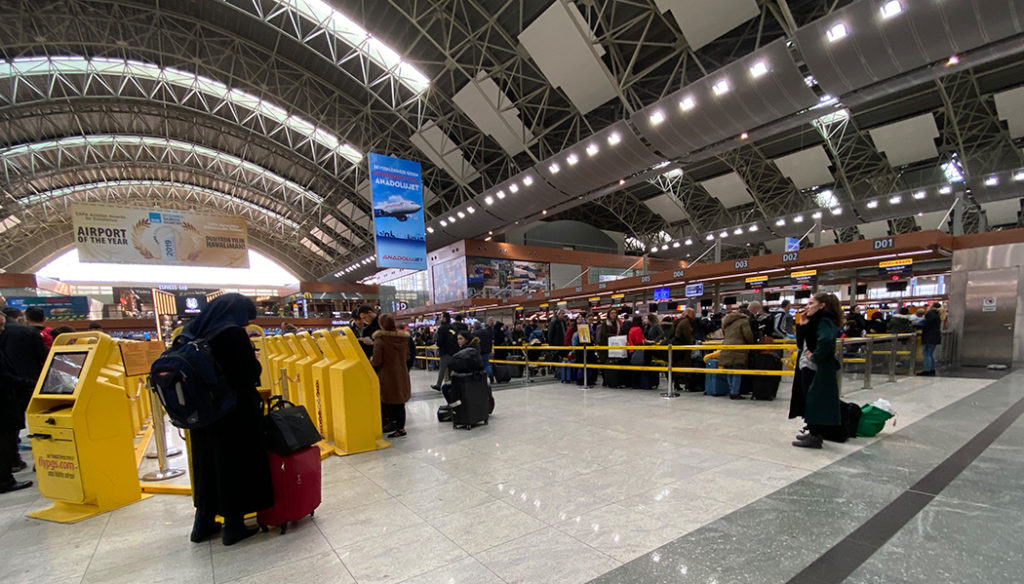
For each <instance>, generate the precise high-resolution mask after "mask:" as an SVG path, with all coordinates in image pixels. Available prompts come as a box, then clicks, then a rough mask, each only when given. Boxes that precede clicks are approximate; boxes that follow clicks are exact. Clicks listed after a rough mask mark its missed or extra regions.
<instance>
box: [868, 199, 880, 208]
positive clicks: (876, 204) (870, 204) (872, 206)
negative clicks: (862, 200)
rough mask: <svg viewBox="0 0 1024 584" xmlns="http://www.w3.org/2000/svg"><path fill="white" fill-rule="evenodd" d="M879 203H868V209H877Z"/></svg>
mask: <svg viewBox="0 0 1024 584" xmlns="http://www.w3.org/2000/svg"><path fill="white" fill-rule="evenodd" d="M877 208H878V201H868V209H877Z"/></svg>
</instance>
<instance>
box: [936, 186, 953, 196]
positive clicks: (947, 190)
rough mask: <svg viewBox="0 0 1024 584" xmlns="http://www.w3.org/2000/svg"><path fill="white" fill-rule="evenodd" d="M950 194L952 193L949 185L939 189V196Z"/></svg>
mask: <svg viewBox="0 0 1024 584" xmlns="http://www.w3.org/2000/svg"><path fill="white" fill-rule="evenodd" d="M952 192H953V187H951V186H949V185H946V186H944V187H942V188H941V189H939V194H940V195H948V194H950V193H952Z"/></svg>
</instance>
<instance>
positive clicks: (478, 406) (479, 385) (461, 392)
mask: <svg viewBox="0 0 1024 584" xmlns="http://www.w3.org/2000/svg"><path fill="white" fill-rule="evenodd" d="M451 397H452V402H451V406H452V424H453V425H454V427H456V428H465V429H466V430H471V429H472V428H473V426H477V425H480V424H486V423H487V418H488V416H489V415H490V413H491V412H492V411H494V397H493V396H492V395H491V386H490V385H487V375H486V374H485V373H483V372H476V373H453V374H452V390H451Z"/></svg>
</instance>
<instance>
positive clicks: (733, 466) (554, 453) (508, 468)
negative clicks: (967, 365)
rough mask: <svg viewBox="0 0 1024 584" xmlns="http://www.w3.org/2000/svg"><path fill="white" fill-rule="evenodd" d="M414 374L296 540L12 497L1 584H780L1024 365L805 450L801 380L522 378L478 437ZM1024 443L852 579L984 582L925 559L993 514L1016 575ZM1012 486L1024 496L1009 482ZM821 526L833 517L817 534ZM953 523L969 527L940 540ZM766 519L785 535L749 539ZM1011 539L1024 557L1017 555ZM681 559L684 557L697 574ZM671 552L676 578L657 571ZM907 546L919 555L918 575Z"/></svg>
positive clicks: (949, 442) (161, 501) (896, 485)
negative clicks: (667, 387) (792, 393)
mask: <svg viewBox="0 0 1024 584" xmlns="http://www.w3.org/2000/svg"><path fill="white" fill-rule="evenodd" d="M414 376H415V386H416V390H415V394H416V395H415V396H414V400H413V401H411V402H410V403H409V404H408V406H407V407H408V411H409V424H408V426H407V429H408V431H409V435H408V437H406V438H403V439H399V440H396V441H395V442H394V447H393V448H389V449H386V450H382V451H378V452H373V453H366V454H360V455H355V456H351V457H346V458H339V457H332V458H329V459H327V460H325V461H324V465H323V472H324V490H323V504H322V505H321V507H320V509H319V510H318V511H317V513H316V517H315V518H314V519H312V520H303V521H301V522H299V523H298V524H297V525H295V526H294V527H292V528H290V529H289V531H288V533H287V534H285V535H284V536H279V535H277V534H276V533H275V532H271V533H270V534H261V535H258V536H256V537H254V538H252V539H250V540H247V541H245V542H243V543H241V544H239V545H236V546H234V547H231V548H225V547H223V546H221V545H220V544H219V542H217V543H214V544H198V545H197V544H192V543H190V542H189V541H188V532H189V529H190V527H191V511H192V508H191V500H190V499H189V498H187V497H181V496H170V495H162V496H155V497H152V498H150V499H148V500H145V501H143V502H140V503H137V504H135V505H132V506H129V507H126V508H124V509H120V510H117V511H114V512H112V513H109V514H106V515H103V516H101V517H97V518H94V519H91V520H88V521H84V522H82V523H79V524H75V525H58V524H53V523H46V522H42V521H38V520H34V519H29V518H26V517H25V513H26V512H28V511H31V510H33V509H36V508H40V507H43V506H45V504H46V502H45V500H43V499H42V498H41V497H40V496H39V493H38V491H36V490H35V489H34V488H33V489H29V490H26V491H21V492H17V493H12V494H5V495H0V550H3V555H2V556H0V582H3V583H4V584H21V583H26V582H40V583H43V582H45V583H55V584H64V583H71V582H75V583H85V582H103V583H109V582H126V583H127V582H133V583H134V582H175V583H181V582H197V583H200V582H216V583H223V582H246V583H250V582H251V583H255V582H268V583H274V584H278V583H280V582H304V583H307V584H316V583H321V582H323V583H328V582H330V583H335V582H338V583H345V582H358V583H360V584H363V583H375V582H394V583H398V582H402V583H409V584H412V583H416V584H428V583H457V582H466V583H474V584H488V583H502V582H506V583H529V584H539V583H547V582H551V583H582V582H588V581H590V580H592V579H595V578H600V581H602V582H661V581H665V582H676V581H681V582H683V581H685V582H690V581H693V582H712V581H715V582H720V583H721V584H725V583H726V582H745V583H752V582H785V581H786V580H787V579H788V578H790V577H792V576H793V575H794V574H796V573H797V572H798V571H800V569H801V568H803V567H804V566H806V565H807V564H808V563H810V562H811V561H812V560H813V559H814V558H815V557H817V556H818V555H820V554H821V552H822V551H824V549H818V548H819V547H821V546H822V545H824V544H825V543H827V542H828V541H831V540H832V539H835V538H837V537H840V536H842V535H843V534H844V533H846V532H849V531H850V530H851V529H853V528H855V527H856V526H857V525H859V523H860V522H862V521H863V520H864V518H865V515H866V514H870V513H871V512H873V511H872V510H875V511H877V509H876V507H878V506H879V505H883V506H884V504H887V503H888V502H889V501H891V500H892V498H893V497H894V496H895V495H896V494H898V492H900V491H902V490H903V489H904V488H906V487H905V486H904V485H901V484H900V482H901V481H902V480H904V479H906V480H908V481H909V480H911V479H914V480H916V478H919V476H920V475H921V474H924V473H925V472H927V470H930V468H931V466H934V464H937V462H938V461H940V460H942V459H943V458H945V457H946V456H948V454H949V453H950V452H952V450H954V449H955V448H953V446H954V445H955V444H954V443H955V442H956V440H960V439H961V434H963V433H965V432H966V430H967V429H969V427H967V428H964V425H956V424H953V425H948V424H944V425H943V430H941V431H936V430H930V429H929V428H928V427H927V426H926V424H927V423H928V422H929V420H931V419H932V418H933V417H935V416H937V415H939V414H941V412H942V411H946V410H949V409H950V408H947V406H950V404H957V405H960V404H963V403H965V402H969V401H971V400H973V399H975V397H976V396H980V395H985V393H986V392H987V391H989V389H988V388H986V386H987V385H989V384H993V383H996V384H999V383H1002V384H1006V383H1010V382H1013V383H1011V385H1014V387H1016V386H1017V385H1019V386H1020V387H1022V388H1024V377H1022V378H1018V377H1017V375H1016V374H1012V375H1010V376H1009V377H1007V378H1006V379H1004V380H1003V381H997V382H993V381H991V380H986V379H967V378H956V379H950V378H906V379H901V381H900V382H899V383H896V384H879V383H877V382H876V387H875V389H873V390H867V391H860V392H852V393H848V394H847V395H846V396H845V399H848V400H853V401H857V402H860V403H865V402H870V401H873V400H874V399H876V398H877V397H885V398H887V399H889V400H890V401H892V402H893V403H894V404H895V406H896V408H897V409H898V412H899V416H898V418H897V420H896V425H895V427H893V426H892V425H890V426H889V427H888V428H887V430H886V432H884V433H883V434H882V435H881V436H880V437H878V438H873V439H865V438H859V439H856V440H853V441H851V442H848V443H846V444H832V443H826V445H825V448H824V449H823V450H820V451H808V450H799V449H795V448H792V447H791V446H790V441H791V440H792V438H793V434H794V433H796V431H797V430H799V428H800V423H798V422H796V421H792V420H787V419H786V411H787V406H788V403H787V402H788V395H789V390H788V381H787V382H784V383H783V389H782V390H781V392H780V396H779V397H780V399H779V400H777V401H775V402H750V401H743V402H732V401H730V400H728V399H723V398H711V397H705V396H702V395H694V394H684V395H683V396H681V397H679V398H677V399H672V400H667V399H663V398H660V397H659V396H658V395H657V392H652V391H635V390H625V389H619V390H607V389H601V388H596V389H591V390H587V391H581V390H578V389H577V388H576V387H575V386H571V385H563V384H558V383H550V382H548V383H540V382H538V383H533V384H530V385H513V386H510V387H508V388H507V389H502V390H501V391H498V392H496V394H495V399H496V402H497V408H496V410H495V414H494V416H493V417H492V419H491V423H490V425H488V426H483V427H478V428H475V429H474V430H472V431H469V432H467V431H462V430H460V431H456V430H453V429H452V428H451V426H450V425H448V424H438V423H437V421H436V418H435V416H434V412H435V410H436V408H437V406H438V405H439V404H440V403H441V400H440V396H439V394H437V393H436V392H433V391H432V390H430V389H427V386H428V385H429V383H430V382H431V380H432V379H433V376H432V375H431V374H428V373H426V372H420V371H417V372H415V373H414ZM1008 380H1009V381H1008ZM663 385H664V383H663ZM856 385H857V384H856V383H853V384H850V385H848V387H853V386H856ZM983 388H985V389H983ZM979 390H982V391H979ZM968 396H971V397H970V398H969V399H968V400H964V398H967V397H968ZM944 408H945V410H944ZM936 412H939V414H937V413H936ZM915 422H917V423H915ZM961 429H963V431H960V430H961ZM958 432H959V433H958ZM1022 437H1024V430H1022V429H1021V428H1020V424H1017V425H1016V426H1014V428H1013V429H1012V432H1008V433H1007V435H1006V436H1004V439H1003V440H1001V441H1000V442H999V443H998V444H997V445H996V446H999V445H1002V446H1000V447H998V448H997V447H996V446H993V448H992V449H991V451H990V452H986V455H987V456H984V457H982V458H979V459H978V461H977V462H976V463H975V464H974V465H972V466H971V468H970V469H969V471H970V472H967V473H964V475H963V476H962V478H961V479H959V480H960V481H961V482H959V483H954V485H951V486H950V490H949V492H948V493H946V494H944V496H943V497H942V498H939V499H936V501H935V502H934V504H933V505H932V506H931V508H930V509H929V513H928V514H927V515H922V517H921V518H920V519H918V520H917V521H919V522H927V524H926V525H923V526H922V525H919V524H918V523H914V524H913V525H908V526H907V529H906V530H904V531H901V532H900V533H899V534H898V535H897V536H896V537H894V538H893V539H892V540H891V541H890V543H889V544H888V545H887V546H886V547H883V548H882V549H881V550H880V551H879V553H878V554H877V555H876V556H875V557H873V558H872V560H871V561H870V562H868V563H865V564H864V566H863V567H862V569H861V570H859V571H858V572H856V573H855V574H854V575H853V576H852V577H851V580H850V582H856V583H857V584H861V583H868V582H939V581H969V580H962V579H958V578H954V577H946V578H945V579H943V578H942V577H941V575H942V574H946V573H948V572H950V571H954V570H955V568H956V566H957V565H958V558H959V556H957V555H955V554H954V555H953V556H951V557H947V558H945V559H944V561H943V562H929V558H930V557H932V555H934V554H940V555H941V552H942V550H943V549H948V548H949V547H950V546H957V545H961V544H963V545H968V544H969V543H970V542H971V541H972V538H977V537H979V536H983V535H984V533H983V532H984V528H985V526H986V525H991V524H992V523H993V522H994V523H996V524H998V525H999V526H1005V527H1006V529H1007V530H1008V531H1007V538H1006V540H1005V542H1003V543H1001V544H999V545H997V546H996V547H995V548H994V549H993V550H992V554H993V555H995V554H1002V556H1001V558H1002V560H1001V562H996V563H994V564H993V565H992V567H991V569H990V570H989V571H987V572H985V574H986V575H987V576H995V575H998V574H1002V573H1009V572H1005V571H1002V572H1001V571H1000V570H1008V569H1009V568H1011V567H1016V572H1015V573H1017V574H1019V573H1021V568H1022V567H1024V566H1022V565H1021V563H1020V562H1021V557H1020V551H1021V548H1020V546H1019V542H1020V541H1021V539H1022V538H1021V537H1020V536H1021V535H1022V533H1021V531H1020V529H1021V527H1020V525H1021V521H1020V518H1021V516H1020V515H1019V514H1020V507H1019V505H1018V504H1017V502H1019V500H1020V498H1019V495H1020V488H1021V487H1020V485H1021V484H1024V483H1022V481H1021V480H1020V479H1021V478H1022V476H1021V474H1020V472H1019V471H1020V468H1021V465H1020V464H1019V463H1020V462H1021V460H1022V459H1024V455H1022V453H1021V449H1020V445H1021V443H1022V441H1021V438H1022ZM964 439H965V438H964ZM947 450H948V451H947ZM865 453H868V455H866V458H865V457H863V456H862V457H861V458H856V457H857V456H860V455H865ZM26 454H27V453H26ZM837 461H838V462H837ZM1010 462H1013V463H1016V464H1013V465H1011V466H1012V467H1013V468H1012V470H1009V469H1008V467H1007V463H1010ZM833 463H835V464H833ZM843 465H846V466H843ZM865 465H870V467H869V468H870V470H866V469H865ZM929 465H931V466H929ZM841 467H842V468H841ZM847 467H848V468H847ZM30 474H31V473H29V472H26V473H22V475H21V478H30ZM993 480H994V481H997V482H996V483H993V482H992V481H993ZM911 482H912V481H911ZM1004 482H1005V483H1011V482H1012V483H1014V485H1015V488H1016V489H1017V491H1014V492H1011V493H1003V492H1002V491H1001V487H1002V486H1003V484H1004ZM954 486H955V487H956V488H953V487H954ZM822 492H827V493H829V495H828V496H822ZM979 493H985V495H986V499H985V501H983V502H980V503H978V502H977V499H978V496H977V495H978V494H979ZM964 497H966V499H963V498H964ZM971 501H974V502H973V503H972V502H971ZM972 505H973V506H972ZM964 509H967V511H964ZM1015 513H1016V515H1014V514H1015ZM810 516H814V517H819V516H820V517H826V518H828V522H827V525H826V526H825V527H822V528H813V527H811V528H808V527H807V526H806V525H805V524H806V517H810ZM1014 521H1016V523H1014ZM956 525H963V526H965V531H962V532H959V533H958V534H957V535H956V536H955V539H944V538H943V535H942V533H943V531H950V530H953V531H955V529H954V527H955V526H956ZM801 526H803V528H801ZM754 531H760V532H762V533H767V534H770V535H771V537H772V541H773V542H774V543H773V545H771V546H768V547H766V548H765V549H753V548H752V546H751V545H750V544H749V541H748V540H749V537H750V535H749V534H750V532H754ZM818 531H821V534H818ZM808 538H811V539H812V540H813V539H816V540H817V541H816V542H815V545H814V546H807V545H806V541H807V540H808ZM833 543H834V541H833ZM1012 545H1017V547H1016V548H1014V549H1015V550H1016V555H1013V554H1008V553H1007V552H1006V550H1009V549H1010V547H1011V546H1012ZM826 549H827V546H826ZM738 551H739V552H741V553H737V552H738ZM965 553H969V552H965ZM679 557H686V558H690V560H689V561H688V563H685V564H684V568H685V569H684V570H683V572H682V573H681V572H680V571H679V565H678V563H679V562H678V558H679ZM655 558H657V560H655ZM669 558H672V559H673V562H674V564H673V566H672V570H673V571H672V572H671V573H668V572H666V573H662V569H661V568H659V566H660V567H662V568H663V567H665V566H667V565H668V564H669V563H670V562H668V561H667V560H668V559H669ZM906 558H915V563H914V566H906V567H904V566H903V564H905V563H906V561H905V559H906ZM739 559H748V560H749V561H745V560H744V561H743V562H739V561H738V560H739ZM918 560H919V561H918ZM897 565H899V566H900V567H897ZM730 569H732V570H733V571H732V572H730V571H729V570H730ZM737 570H738V571H737ZM687 574H689V576H687ZM716 574H719V575H720V577H716V576H715V575H716ZM729 574H732V575H731V576H730V575H729ZM698 575H699V576H700V577H701V579H698ZM705 575H707V576H708V578H704V577H703V576H705ZM709 578H711V579H709ZM715 578H717V579H715ZM970 581H982V580H981V579H978V580H973V579H972V580H970ZM985 581H1002V580H999V579H998V578H996V579H994V580H993V579H988V580H985ZM1006 581H1009V580H1006Z"/></svg>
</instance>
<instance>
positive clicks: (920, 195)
mask: <svg viewBox="0 0 1024 584" xmlns="http://www.w3.org/2000/svg"><path fill="white" fill-rule="evenodd" d="M927 196H928V193H926V192H924V191H917V192H916V193H914V199H916V200H918V201H920V200H921V199H923V198H925V197H927Z"/></svg>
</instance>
